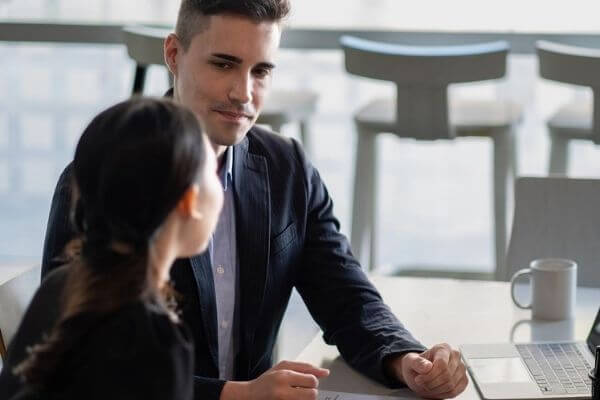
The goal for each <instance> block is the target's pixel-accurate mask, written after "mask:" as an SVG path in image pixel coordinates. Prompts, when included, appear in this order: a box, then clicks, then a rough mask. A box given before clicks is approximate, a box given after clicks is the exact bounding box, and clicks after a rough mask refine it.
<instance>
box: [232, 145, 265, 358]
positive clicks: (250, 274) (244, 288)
mask: <svg viewBox="0 0 600 400" xmlns="http://www.w3.org/2000/svg"><path fill="white" fill-rule="evenodd" d="M248 142H249V140H248V137H246V138H244V140H243V141H242V142H241V143H239V144H238V145H236V146H235V147H234V158H233V162H234V174H233V183H234V189H235V204H236V231H237V243H238V246H237V247H238V254H239V265H240V271H239V282H240V292H239V293H240V299H239V303H238V304H239V306H240V311H241V312H240V322H241V324H240V330H239V332H240V338H241V342H240V345H241V349H240V350H241V351H240V353H241V354H240V355H242V356H245V357H244V358H245V360H243V362H246V363H248V364H247V367H248V368H249V367H250V364H249V363H250V351H251V349H252V347H253V346H252V343H253V342H254V335H255V332H256V327H257V322H258V318H259V314H260V310H261V307H262V302H263V298H264V295H265V290H266V283H267V278H268V269H267V266H268V264H269V238H270V231H271V218H270V216H271V196H270V191H269V179H268V176H269V172H268V168H267V161H266V159H265V157H263V156H259V155H256V154H252V153H249V152H248ZM240 361H241V360H240Z"/></svg>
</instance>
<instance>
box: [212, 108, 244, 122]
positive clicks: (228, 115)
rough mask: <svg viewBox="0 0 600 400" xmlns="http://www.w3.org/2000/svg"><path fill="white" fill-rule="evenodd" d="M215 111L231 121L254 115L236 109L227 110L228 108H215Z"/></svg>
mask: <svg viewBox="0 0 600 400" xmlns="http://www.w3.org/2000/svg"><path fill="white" fill-rule="evenodd" d="M214 111H215V112H217V113H219V114H220V115H221V116H223V117H225V118H226V119H228V120H231V121H242V120H244V119H252V116H250V115H248V114H245V113H240V112H236V111H227V110H214Z"/></svg>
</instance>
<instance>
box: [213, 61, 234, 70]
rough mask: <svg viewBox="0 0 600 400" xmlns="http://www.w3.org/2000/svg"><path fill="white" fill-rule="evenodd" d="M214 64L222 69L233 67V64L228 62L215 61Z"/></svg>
mask: <svg viewBox="0 0 600 400" xmlns="http://www.w3.org/2000/svg"><path fill="white" fill-rule="evenodd" d="M213 65H214V66H215V67H217V68H220V69H230V68H231V64H229V63H226V62H219V61H215V62H213Z"/></svg>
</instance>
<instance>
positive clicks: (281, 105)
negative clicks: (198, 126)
mask: <svg viewBox="0 0 600 400" xmlns="http://www.w3.org/2000/svg"><path fill="white" fill-rule="evenodd" d="M167 34H168V31H167V30H165V29H161V28H153V27H149V26H131V27H125V28H123V39H124V43H125V45H126V46H127V54H128V55H129V57H131V58H132V59H133V60H134V61H135V62H136V67H135V75H134V79H133V88H132V91H131V93H132V95H135V94H142V93H143V92H144V83H145V79H146V72H147V69H148V66H150V65H165V61H164V56H163V45H164V40H165V37H166V35H167ZM167 73H168V76H169V85H171V86H172V85H173V77H172V76H171V74H170V73H169V72H168V69H167ZM317 100H318V95H317V94H316V93H315V92H313V91H310V90H273V91H271V93H270V96H269V97H268V98H267V101H266V103H265V106H264V108H263V111H262V112H261V114H260V116H259V117H258V120H257V121H256V122H257V123H259V124H266V125H269V126H271V128H272V129H273V130H274V131H275V132H277V133H279V132H280V131H281V127H282V126H283V125H285V124H288V123H294V122H296V123H298V124H299V129H300V136H301V139H302V143H303V146H304V148H305V151H306V152H307V153H308V154H311V146H312V144H311V142H310V140H311V133H310V118H311V117H312V115H313V114H314V113H315V111H316V109H317Z"/></svg>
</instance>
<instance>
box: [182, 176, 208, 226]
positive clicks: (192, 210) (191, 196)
mask: <svg viewBox="0 0 600 400" xmlns="http://www.w3.org/2000/svg"><path fill="white" fill-rule="evenodd" d="M199 200H200V188H199V187H198V185H197V184H193V185H192V186H190V187H189V188H188V189H187V190H186V191H185V193H184V194H183V196H181V199H180V200H179V203H177V211H178V212H179V214H180V215H182V216H183V217H186V218H192V219H202V218H203V217H204V215H203V214H202V212H200V210H198V201H199Z"/></svg>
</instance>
